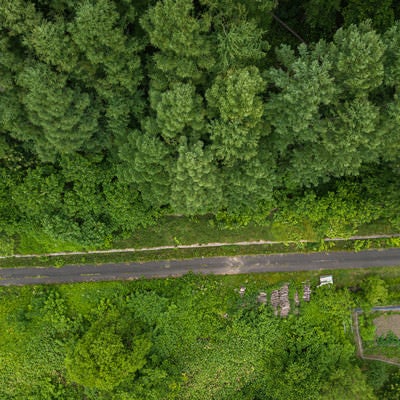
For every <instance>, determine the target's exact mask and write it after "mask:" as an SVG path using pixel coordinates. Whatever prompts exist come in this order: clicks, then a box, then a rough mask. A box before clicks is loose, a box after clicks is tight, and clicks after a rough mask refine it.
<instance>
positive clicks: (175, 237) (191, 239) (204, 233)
mask: <svg viewBox="0 0 400 400" xmlns="http://www.w3.org/2000/svg"><path fill="white" fill-rule="evenodd" d="M390 233H393V228H392V227H391V225H390V224H389V223H388V222H386V221H378V222H375V223H373V224H369V225H364V226H361V227H360V229H359V232H358V234H359V235H372V234H390ZM294 236H295V237H296V238H301V239H305V240H315V241H318V240H319V238H318V236H317V234H316V233H315V232H314V231H313V229H312V227H311V225H310V224H307V223H303V224H301V225H297V226H295V227H293V226H289V225H285V224H277V223H276V224H272V223H270V224H266V225H265V226H259V225H255V224H252V223H250V224H249V225H247V226H242V227H237V228H234V229H227V228H224V227H223V226H219V225H218V224H217V223H216V222H215V219H214V218H213V216H211V215H208V216H200V217H193V218H188V217H179V216H166V217H162V218H160V220H159V221H158V222H157V224H156V225H154V226H150V227H147V228H142V229H138V230H136V231H135V232H133V233H132V235H131V236H130V237H129V238H125V239H118V240H114V241H113V242H111V243H109V244H108V245H107V247H109V248H117V249H124V248H143V247H158V246H175V245H178V244H196V243H199V244H205V243H214V242H220V243H221V242H223V243H235V242H241V241H259V240H270V241H289V240H292V239H293V238H294ZM105 247H106V245H104V246H98V247H97V248H90V250H96V249H102V248H103V249H104V248H105ZM88 249H89V248H87V247H85V246H82V245H80V244H79V243H75V242H65V241H60V240H56V239H54V238H51V237H50V236H48V235H47V234H45V233H43V232H41V231H40V230H37V231H26V232H24V233H23V234H21V235H20V236H19V237H18V238H16V240H15V247H14V253H16V254H43V253H50V252H59V251H82V250H88Z"/></svg>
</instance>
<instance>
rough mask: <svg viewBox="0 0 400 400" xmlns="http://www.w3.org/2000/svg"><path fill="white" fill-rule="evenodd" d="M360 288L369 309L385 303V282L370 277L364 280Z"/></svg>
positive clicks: (386, 291) (386, 292)
mask: <svg viewBox="0 0 400 400" xmlns="http://www.w3.org/2000/svg"><path fill="white" fill-rule="evenodd" d="M361 288H362V291H363V296H364V300H365V302H366V303H367V304H368V305H370V306H371V307H372V306H376V305H379V304H386V303H387V300H388V290H387V287H386V284H385V282H384V281H383V280H382V279H380V278H379V277H378V276H370V277H368V278H366V279H364V280H363V282H362V284H361Z"/></svg>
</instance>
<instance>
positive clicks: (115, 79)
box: [0, 0, 400, 247]
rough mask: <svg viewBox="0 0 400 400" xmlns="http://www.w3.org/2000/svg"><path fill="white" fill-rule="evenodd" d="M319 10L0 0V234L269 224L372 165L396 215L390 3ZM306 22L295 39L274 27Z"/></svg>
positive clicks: (91, 238)
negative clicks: (252, 219) (231, 218)
mask: <svg viewBox="0 0 400 400" xmlns="http://www.w3.org/2000/svg"><path fill="white" fill-rule="evenodd" d="M289 3H290V4H289ZM325 3H326V2H320V1H316V0H310V1H307V2H304V4H302V5H301V7H300V6H298V5H297V6H296V5H293V4H294V3H293V4H292V2H287V1H283V0H282V1H280V2H277V1H274V0H269V1H263V2H251V1H248V2H246V1H243V0H200V1H197V2H194V1H192V0H176V1H175V0H174V1H173V0H160V1H148V2H144V1H139V2H132V1H129V0H93V1H86V0H82V1H68V0H57V1H44V0H16V1H9V0H2V1H1V2H0V27H1V28H0V51H1V58H0V175H1V181H0V218H1V229H2V232H0V234H1V235H2V236H0V239H1V238H2V237H3V236H4V237H10V236H11V235H13V234H18V233H19V232H23V231H42V232H44V233H45V234H46V235H50V236H51V237H54V238H59V239H62V240H64V241H72V242H76V243H80V244H83V245H101V244H104V242H105V241H107V240H108V241H109V240H110V239H112V238H113V237H115V236H118V235H128V234H129V232H132V230H134V229H135V228H136V227H138V226H144V225H148V224H150V223H152V222H154V220H155V218H157V216H159V215H160V214H162V213H170V214H176V213H177V214H184V215H195V214H206V213H217V212H227V213H236V214H239V215H240V214H245V213H249V212H253V213H254V212H255V211H254V210H260V209H262V210H263V215H264V217H265V216H266V215H268V214H269V212H270V210H271V209H272V208H274V207H278V208H279V207H280V208H281V209H282V207H283V204H284V201H282V199H287V196H289V197H290V198H293V197H296V198H300V199H301V198H302V196H303V195H304V191H305V190H306V191H311V193H314V192H318V193H319V196H317V198H319V197H321V196H322V197H323V196H328V197H329V194H328V193H332V196H336V189H337V187H338V184H337V182H338V181H343V182H344V185H345V187H349V185H351V184H352V183H353V182H354V179H359V180H361V181H363V182H364V183H365V182H371V179H370V177H371V176H373V175H374V173H378V171H382V170H384V171H385V176H384V177H383V180H382V182H383V183H381V186H380V190H382V191H383V192H385V195H384V196H383V197H384V200H382V201H383V202H384V203H385V205H386V206H388V205H389V207H386V210H389V211H390V210H392V211H393V209H394V208H395V207H394V206H393V204H395V203H396V201H398V198H397V196H396V195H395V194H393V193H397V192H398V190H397V188H398V186H397V187H396V184H395V183H393V182H398V177H399V160H400V158H399V154H400V153H399V151H400V148H399V146H400V145H399V143H400V119H399V115H400V113H399V111H400V100H399V93H398V90H399V85H400V53H399V50H398V49H399V43H400V25H399V24H398V23H397V22H395V19H396V18H397V16H398V13H399V10H398V7H397V6H395V5H394V2H392V1H385V2H381V3H380V5H379V7H375V6H374V4H373V3H374V2H360V1H355V0H352V1H348V2H346V4H345V5H344V4H342V3H343V2H341V1H340V0H334V1H330V2H328V4H325ZM337 14H340V15H341V16H342V17H341V18H338V17H337ZM300 16H302V17H304V18H305V21H307V23H306V24H304V26H309V35H304V32H300V33H301V34H302V35H303V36H304V37H306V38H307V41H308V42H307V44H306V43H303V44H301V45H300V46H298V47H297V46H293V41H291V40H287V36H286V35H281V33H282V30H284V31H285V32H286V33H288V34H290V30H293V29H297V27H296V25H292V22H293V18H294V19H296V18H297V19H298V17H300ZM368 18H369V19H368ZM278 20H280V21H281V22H283V25H282V23H279V22H278ZM283 20H284V21H286V22H284V21H283ZM342 20H343V21H342ZM288 24H289V25H292V27H290V26H289V25H288ZM292 28H293V29H292ZM316 32H317V33H318V35H317V34H316ZM292 36H293V35H292ZM293 37H294V36H293ZM309 39H310V40H309ZM296 40H297V39H296ZM379 173H380V172H379ZM355 177H356V178H355ZM349 182H350V183H349ZM384 182H391V183H390V185H389V186H385V184H384ZM346 185H347V186H346ZM339 186H340V185H339ZM374 190H375V189H374V188H369V189H368V190H365V193H369V194H371V196H372V193H373V192H374ZM375 193H376V191H375ZM307 196H312V194H309V193H308V194H306V196H305V198H307ZM340 196H341V192H340V191H339V197H340ZM296 201H297V200H296ZM301 201H302V200H299V202H301ZM366 201H367V200H366ZM266 205H270V206H271V208H270V209H268V210H267V209H266V208H267V206H266ZM323 207H324V205H321V207H320V209H322V208H323ZM350 208H351V207H350ZM389 211H388V212H387V214H388V215H387V218H389V219H392V220H395V219H396V215H397V214H396V212H395V211H394V212H392V213H390V212H389ZM378 214H379V215H378ZM381 216H382V215H381V214H380V213H379V212H378V213H377V214H376V215H375V216H374V215H373V216H371V218H370V220H374V219H377V218H380V217H381ZM361 222H362V221H359V223H361ZM351 224H352V225H357V223H356V222H354V223H353V222H351ZM3 242H4V243H5V244H4V245H3V244H2V247H7V246H8V245H7V243H6V242H5V241H4V240H2V241H1V243H3Z"/></svg>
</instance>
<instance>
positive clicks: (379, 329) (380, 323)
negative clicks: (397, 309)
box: [374, 314, 400, 338]
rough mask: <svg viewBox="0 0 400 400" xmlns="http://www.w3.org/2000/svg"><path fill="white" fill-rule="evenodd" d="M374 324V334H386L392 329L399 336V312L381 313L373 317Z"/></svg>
mask: <svg viewBox="0 0 400 400" xmlns="http://www.w3.org/2000/svg"><path fill="white" fill-rule="evenodd" d="M374 325H375V326H376V336H382V335H386V334H387V333H388V332H389V331H392V332H393V333H394V334H395V335H396V336H397V337H398V338H400V314H383V315H382V316H380V317H378V318H375V319H374Z"/></svg>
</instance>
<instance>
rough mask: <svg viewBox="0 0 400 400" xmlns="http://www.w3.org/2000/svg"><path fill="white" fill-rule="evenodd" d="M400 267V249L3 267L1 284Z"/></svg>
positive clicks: (0, 273)
mask: <svg viewBox="0 0 400 400" xmlns="http://www.w3.org/2000/svg"><path fill="white" fill-rule="evenodd" d="M394 265H400V249H386V250H366V251H360V252H344V251H343V252H342V251H341V252H339V251H338V252H319V253H290V254H273V255H255V256H240V257H239V256H238V257H210V258H194V259H189V260H168V261H151V262H145V263H120V264H101V265H91V264H85V265H66V266H64V267H63V268H54V267H48V268H37V267H35V268H23V267H22V268H3V269H0V285H1V286H8V285H27V284H40V283H48V284H51V283H70V282H92V281H111V280H129V279H139V278H141V277H145V278H156V277H169V276H181V275H184V274H185V273H188V272H190V271H192V272H195V273H202V274H217V275H227V274H244V273H258V272H289V271H305V270H324V269H350V268H369V267H378V266H381V267H382V266H394Z"/></svg>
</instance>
